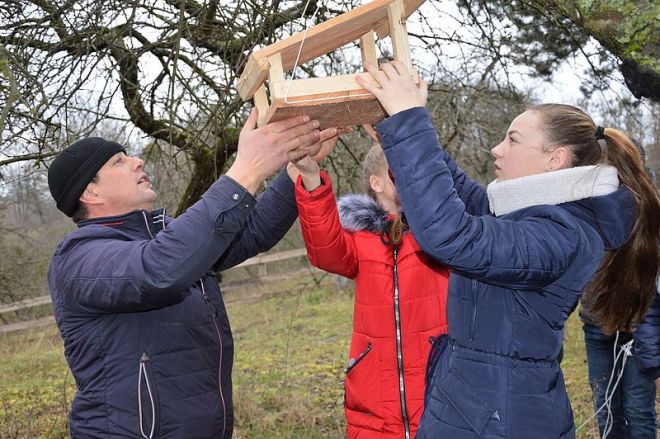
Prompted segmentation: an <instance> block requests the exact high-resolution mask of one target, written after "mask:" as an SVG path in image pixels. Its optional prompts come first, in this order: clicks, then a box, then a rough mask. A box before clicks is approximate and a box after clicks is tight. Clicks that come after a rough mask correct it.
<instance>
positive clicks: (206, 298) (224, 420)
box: [199, 278, 227, 438]
mask: <svg viewBox="0 0 660 439" xmlns="http://www.w3.org/2000/svg"><path fill="white" fill-rule="evenodd" d="M199 285H200V286H201V287H202V296H204V302H206V307H207V308H208V310H209V314H210V315H211V321H212V322H213V326H214V327H215V333H216V335H217V336H218V343H219V346H220V363H218V391H219V392H220V402H221V403H222V434H221V435H220V438H224V437H225V431H226V429H227V406H226V404H225V395H224V393H223V392H222V374H221V371H222V354H223V352H222V337H221V336H220V329H219V328H218V323H217V322H216V321H215V317H216V315H217V314H218V312H217V310H216V309H215V306H214V305H213V304H212V303H211V301H210V300H209V296H208V295H207V294H206V289H205V288H204V280H203V278H202V279H200V280H199Z"/></svg>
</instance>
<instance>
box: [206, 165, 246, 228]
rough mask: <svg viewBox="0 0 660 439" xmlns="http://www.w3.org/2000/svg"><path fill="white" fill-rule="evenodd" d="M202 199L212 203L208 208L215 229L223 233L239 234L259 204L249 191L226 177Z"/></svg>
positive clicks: (213, 185)
mask: <svg viewBox="0 0 660 439" xmlns="http://www.w3.org/2000/svg"><path fill="white" fill-rule="evenodd" d="M202 199H205V200H206V201H207V202H208V203H211V204H207V206H209V213H211V214H212V215H213V217H214V228H215V229H216V231H218V232H223V233H225V232H229V233H236V232H238V231H239V230H240V229H241V228H242V227H243V224H244V223H245V221H247V218H248V217H249V216H250V213H252V211H253V210H254V207H255V206H256V204H257V200H256V198H254V196H253V195H252V194H251V193H250V192H249V191H248V190H247V189H245V188H244V187H243V186H242V185H240V184H239V183H237V182H236V181H235V180H234V179H232V178H231V177H228V176H226V175H223V176H222V177H220V178H219V179H218V180H216V182H215V183H213V184H212V185H211V187H210V188H209V189H208V190H207V191H206V193H205V194H204V195H203V196H202ZM211 206H213V207H212V208H211Z"/></svg>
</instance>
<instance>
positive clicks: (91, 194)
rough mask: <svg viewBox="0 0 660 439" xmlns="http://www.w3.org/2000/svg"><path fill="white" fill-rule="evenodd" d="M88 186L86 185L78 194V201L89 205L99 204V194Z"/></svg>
mask: <svg viewBox="0 0 660 439" xmlns="http://www.w3.org/2000/svg"><path fill="white" fill-rule="evenodd" d="M90 186H91V185H87V187H86V188H85V191H84V192H83V193H82V195H81V196H80V202H81V203H85V204H90V205H95V204H101V203H102V201H101V198H100V197H99V194H98V193H97V192H96V191H95V190H94V189H93V188H91V187H90Z"/></svg>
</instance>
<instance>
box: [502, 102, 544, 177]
mask: <svg viewBox="0 0 660 439" xmlns="http://www.w3.org/2000/svg"><path fill="white" fill-rule="evenodd" d="M543 145H544V139H543V130H542V129H541V119H540V115H539V113H537V112H535V111H525V112H524V113H522V114H521V115H519V116H518V117H516V118H515V119H514V120H513V122H511V125H510V126H509V130H508V131H507V133H506V137H505V138H504V140H503V141H502V143H500V144H499V145H497V146H496V147H494V148H493V149H492V150H491V154H493V157H495V176H496V177H497V181H505V180H511V179H513V178H519V177H525V176H528V175H534V174H540V173H542V172H546V171H549V170H551V169H550V168H549V162H550V160H551V156H552V151H544V150H543Z"/></svg>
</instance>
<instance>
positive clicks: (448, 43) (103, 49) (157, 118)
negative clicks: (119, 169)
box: [0, 0, 658, 213]
mask: <svg viewBox="0 0 660 439" xmlns="http://www.w3.org/2000/svg"><path fill="white" fill-rule="evenodd" d="M359 3H360V2H358V1H357V0H325V1H320V0H318V1H310V2H305V1H302V0H301V1H292V0H289V1H284V0H268V1H266V2H263V1H256V0H246V1H238V0H235V1H234V0H229V1H228V0H223V1H222V2H220V1H218V0H203V1H197V0H141V1H135V0H130V1H129V0H110V1H101V0H77V1H74V0H65V1H54V0H10V1H6V2H3V3H2V4H1V5H0V108H1V111H0V136H1V137H0V138H1V139H2V144H1V145H0V173H2V172H3V169H6V168H7V167H8V166H9V167H10V166H16V164H20V163H25V164H28V166H32V165H33V164H34V165H36V166H37V169H42V171H43V168H44V167H43V166H41V165H42V164H43V163H47V162H48V160H49V158H50V156H52V155H53V154H55V153H56V152H57V151H58V150H59V149H61V148H62V146H63V145H66V144H68V143H70V142H71V141H73V140H76V139H77V138H79V137H81V136H84V135H88V134H91V133H95V134H98V133H99V131H102V130H104V129H106V130H107V127H110V128H112V130H111V132H110V133H109V135H108V137H112V138H114V139H116V140H121V141H123V142H124V143H126V144H129V145H134V146H135V149H136V152H137V149H138V147H139V146H142V145H143V144H145V143H148V144H149V147H148V149H147V150H145V152H146V153H148V154H146V155H145V156H146V157H153V158H155V157H158V159H159V160H160V161H161V163H164V162H165V161H168V162H171V163H172V164H173V165H174V166H173V168H172V169H174V170H175V171H176V172H178V171H179V170H183V172H181V174H182V175H181V176H178V177H177V178H176V179H175V182H176V184H173V185H172V187H176V188H181V187H184V188H185V190H184V191H183V192H182V193H179V194H177V195H174V194H172V197H173V198H176V202H175V203H173V205H175V206H176V207H177V208H176V211H175V212H174V213H180V212H181V211H182V210H183V209H185V208H186V207H187V206H188V205H190V204H191V203H192V202H194V201H195V200H196V199H197V198H198V197H199V196H200V195H201V194H202V193H203V192H204V191H205V190H206V188H207V187H208V186H209V185H210V184H211V183H212V182H213V181H214V180H215V179H216V178H217V177H218V176H219V175H220V174H221V173H222V172H223V170H224V169H226V167H227V166H228V165H229V164H230V161H231V157H232V155H233V154H234V152H235V150H236V145H237V139H238V129H239V127H240V126H241V125H242V122H243V120H244V118H245V116H246V108H247V106H246V104H245V103H243V102H242V101H241V100H240V99H239V97H238V96H237V94H236V92H235V84H236V80H237V77H238V75H239V74H240V73H241V71H242V69H243V67H244V64H245V61H246V58H247V55H248V54H249V53H250V51H251V50H252V49H253V48H254V47H255V46H259V45H266V44H270V43H272V42H273V41H275V40H277V39H279V38H281V37H283V36H286V35H289V34H291V33H292V32H295V31H299V30H301V29H303V28H304V27H305V26H308V25H313V24H314V23H312V22H311V20H310V17H311V16H312V15H314V12H315V11H316V10H317V8H318V13H317V14H316V15H315V17H316V18H315V21H316V22H319V21H324V20H326V19H327V18H329V17H333V16H336V15H337V14H340V13H342V12H345V11H347V10H349V9H351V8H353V7H355V6H357V5H358V4H359ZM636 3H637V4H638V5H639V8H638V10H639V11H642V12H643V13H641V12H640V14H637V15H635V16H636V17H638V18H637V21H636V22H635V23H637V25H636V26H637V27H635V29H638V30H639V29H642V30H643V31H644V32H643V35H647V34H648V35H647V37H648V38H647V37H645V38H646V39H643V38H642V39H640V38H637V39H635V41H637V42H638V43H636V44H637V46H634V47H639V48H640V49H639V51H633V52H634V53H638V52H639V53H642V52H643V53H647V52H648V50H647V49H645V47H647V46H643V45H642V44H641V43H642V42H646V41H649V42H650V44H651V45H652V44H653V41H655V40H654V39H653V38H656V39H657V35H655V36H654V34H653V33H652V32H651V33H650V34H649V32H648V30H649V29H650V30H651V31H652V30H653V29H655V26H656V22H655V21H654V16H652V12H653V11H654V10H657V8H658V7H657V5H654V4H653V5H652V4H651V3H649V2H636ZM627 7H628V6H627ZM592 9H594V10H595V9H596V8H595V6H592ZM566 11H567V9H566V5H564V4H563V3H561V2H560V1H559V0H556V1H550V0H510V1H504V0H460V1H459V2H458V3H456V2H453V1H427V2H426V3H425V4H424V5H423V6H422V8H421V9H420V12H418V13H416V14H415V15H414V16H413V17H411V19H410V25H409V30H410V32H411V34H412V44H413V46H414V53H415V59H416V61H417V62H418V63H419V70H420V72H421V74H422V76H423V77H424V78H426V79H427V80H428V81H429V82H430V83H431V89H432V92H433V93H434V94H435V97H434V102H435V105H436V107H434V113H435V114H436V115H437V116H438V117H440V120H439V126H440V131H441V134H442V135H443V139H445V142H447V143H448V144H449V146H450V147H454V143H455V144H456V146H455V147H456V148H458V149H457V151H459V152H460V154H459V155H460V157H461V158H460V159H461V160H463V162H462V164H463V165H464V166H467V167H472V168H473V169H475V170H481V171H482V173H483V171H484V170H485V169H486V168H487V160H486V159H487V157H488V154H487V153H486V152H485V149H487V147H489V146H491V145H492V144H493V143H492V142H493V141H494V140H493V139H492V138H491V137H490V136H491V135H493V134H495V132H497V131H501V129H502V120H500V119H499V114H503V115H509V113H508V109H510V108H521V107H520V105H521V104H523V103H524V102H526V101H529V100H530V99H535V98H537V96H534V95H533V93H530V91H529V90H522V91H521V89H523V88H524V87H521V83H522V81H521V79H520V78H525V77H527V78H545V79H552V78H553V74H554V72H555V71H556V70H557V68H558V66H560V65H562V63H563V62H564V61H566V60H567V59H569V60H570V59H576V58H579V59H581V60H582V61H583V64H584V65H586V66H587V68H588V69H589V71H588V72H587V73H586V74H587V75H588V77H589V80H587V81H584V82H583V83H584V85H585V86H584V87H583V88H584V90H583V91H584V93H586V94H587V95H590V94H593V93H594V92H600V91H601V90H604V89H607V88H610V87H611V86H612V84H613V83H614V82H616V81H617V79H616V77H615V76H613V75H614V74H615V68H616V66H617V63H618V61H617V58H616V57H615V56H613V55H612V54H610V53H609V52H608V50H614V49H612V48H611V47H612V46H610V45H605V43H603V45H602V46H601V45H599V44H594V42H593V40H591V39H590V38H589V32H592V29H593V26H590V25H587V23H588V21H585V20H583V21H580V20H576V19H575V17H574V16H573V15H571V14H568V13H567V12H566ZM582 14H583V15H580V17H582V18H584V17H586V15H584V13H582ZM594 14H595V13H594ZM592 15H593V14H592ZM593 16H594V17H596V15H593ZM656 21H657V20H656ZM644 26H646V27H644ZM656 34H657V32H656ZM634 35H642V34H639V32H638V33H636V34H634ZM649 35H650V36H649ZM631 38H632V37H631ZM642 40H643V41H642ZM599 41H601V40H600V39H599ZM602 41H604V40H602ZM379 45H380V48H381V53H382V55H383V57H384V58H387V57H388V54H389V52H390V47H389V45H388V43H387V42H380V43H379ZM631 47H633V46H631ZM606 49H608V50H606ZM631 50H632V49H631ZM628 52H630V50H628ZM626 53H627V52H626ZM631 53H632V52H631ZM615 54H616V55H618V56H622V55H620V52H615ZM651 55H652V54H651ZM633 58H635V56H633ZM358 59H359V58H358V57H357V48H355V47H352V48H348V49H346V50H344V49H342V50H338V51H336V52H334V53H332V54H329V55H328V56H327V57H323V58H321V59H319V60H316V61H315V62H312V63H310V64H307V65H305V66H304V67H303V68H302V69H299V73H300V71H302V73H301V74H302V75H305V76H316V75H324V74H331V73H347V72H355V71H357V70H358V68H359V66H358V65H357V64H358V62H359V61H358ZM626 59H627V58H626ZM635 59H642V58H639V57H637V58H635ZM644 59H646V58H644ZM652 59H653V57H652V56H651V60H652ZM655 59H656V61H657V58H655ZM645 62H646V61H645ZM645 65H646V64H645ZM521 96H525V98H524V99H522V98H521ZM496 101H497V102H499V103H496ZM629 101H630V102H633V100H630V99H629ZM444 104H447V105H448V107H443V105H444ZM645 105H646V104H645ZM647 108H649V106H648V105H647ZM484 109H489V111H484ZM500 109H506V110H507V111H493V110H500ZM494 114H498V116H497V117H494V116H493V115H494ZM445 129H446V130H447V132H446V133H445V132H444V130H445ZM500 135H501V134H500ZM351 144H352V142H350V143H348V142H347V144H346V146H347V148H343V150H345V153H346V154H348V156H347V158H346V159H344V158H342V157H339V156H337V157H336V158H333V160H334V162H336V163H333V165H338V166H336V167H337V170H340V169H339V168H341V167H342V166H344V165H346V166H349V169H352V168H350V166H352V165H349V164H350V163H354V162H355V161H356V159H357V158H358V155H359V154H357V151H351V150H350V148H351ZM340 150H341V148H340ZM342 172H343V171H342ZM340 174H341V172H340ZM483 175H484V176H485V174H483ZM169 176H170V177H173V174H169ZM167 201H169V202H172V201H174V200H171V199H170V200H167Z"/></svg>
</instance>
